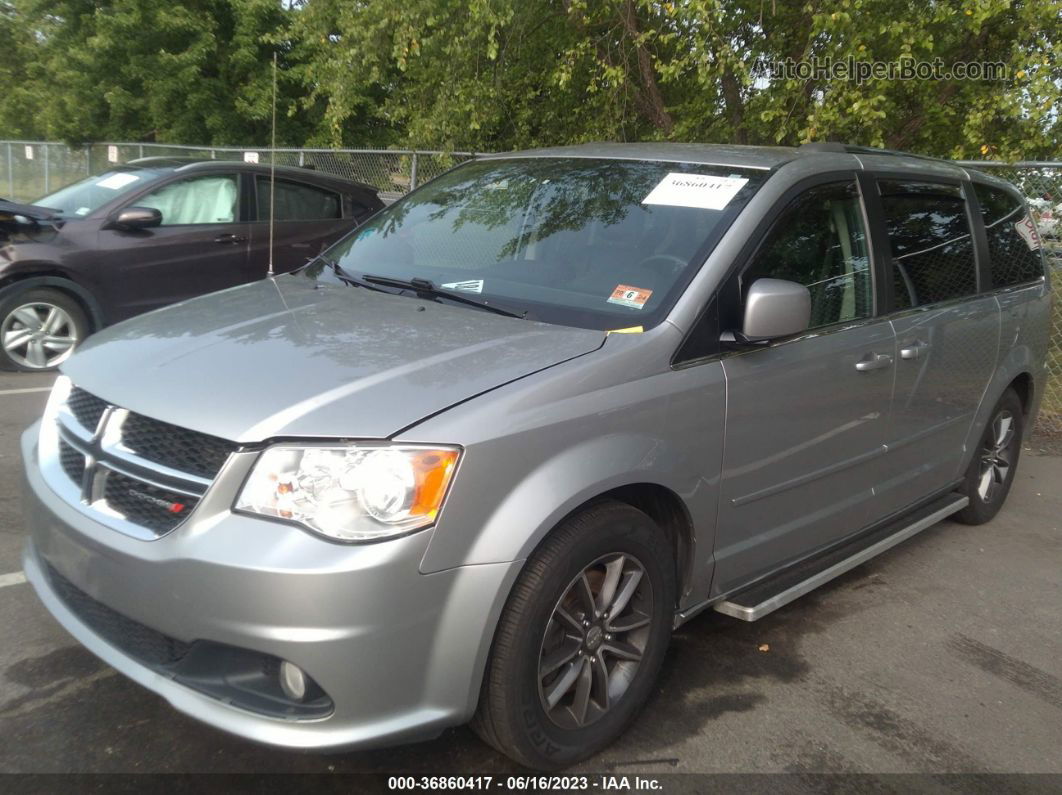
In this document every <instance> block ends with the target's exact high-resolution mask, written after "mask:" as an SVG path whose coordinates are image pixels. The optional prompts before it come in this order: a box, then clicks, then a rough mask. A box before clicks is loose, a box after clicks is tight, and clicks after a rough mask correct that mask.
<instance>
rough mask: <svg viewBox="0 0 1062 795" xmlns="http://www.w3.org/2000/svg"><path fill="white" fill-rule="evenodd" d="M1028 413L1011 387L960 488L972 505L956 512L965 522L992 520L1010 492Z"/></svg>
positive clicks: (989, 426) (1001, 399)
mask: <svg viewBox="0 0 1062 795" xmlns="http://www.w3.org/2000/svg"><path fill="white" fill-rule="evenodd" d="M1024 431H1025V414H1024V408H1023V407H1022V403H1021V398H1019V397H1018V395H1017V393H1016V392H1015V391H1014V390H1013V389H1008V390H1007V391H1006V392H1004V393H1003V397H1001V398H1000V399H999V402H998V403H997V404H996V407H995V408H994V409H993V410H992V417H991V419H990V420H989V421H988V426H987V427H986V428H985V431H984V433H983V434H982V435H981V441H980V442H979V444H978V446H977V450H976V451H975V452H974V457H973V461H971V462H970V466H969V468H968V469H967V470H966V477H965V478H964V480H963V484H962V486H961V487H960V489H959V493H960V494H964V495H965V496H967V497H968V498H969V499H970V504H969V505H967V506H966V507H965V508H963V509H962V510H961V511H959V512H958V513H957V514H955V516H954V518H955V519H957V520H958V521H960V522H962V523H963V524H972V525H977V524H984V523H985V522H988V521H990V520H991V519H992V518H993V517H994V516H995V515H996V514H997V513H999V509H1000V508H1002V507H1003V502H1004V501H1005V500H1006V499H1007V494H1009V493H1010V487H1011V485H1012V484H1013V483H1014V473H1015V471H1016V470H1017V468H1018V456H1019V454H1020V453H1021V440H1022V434H1023V433H1024Z"/></svg>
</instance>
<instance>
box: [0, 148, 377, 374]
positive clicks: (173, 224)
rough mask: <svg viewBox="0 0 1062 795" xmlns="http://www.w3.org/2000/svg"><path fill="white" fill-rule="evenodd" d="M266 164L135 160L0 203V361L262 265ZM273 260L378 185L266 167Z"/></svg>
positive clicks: (316, 244)
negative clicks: (33, 197) (35, 196)
mask: <svg viewBox="0 0 1062 795" xmlns="http://www.w3.org/2000/svg"><path fill="white" fill-rule="evenodd" d="M269 180H270V171H269V167H268V166H264V165H257V164H251V163H240V162H224V161H214V160H206V161H202V160H191V159H179V158H145V159H142V160H136V161H133V162H132V163H129V164H127V165H122V166H115V167H114V168H113V169H111V170H109V171H107V172H105V173H103V174H99V175H97V176H94V177H89V178H88V179H85V180H82V181H81V182H77V183H75V184H73V185H69V186H67V187H65V188H63V189H61V190H59V191H57V192H56V193H52V194H50V195H48V196H45V197H43V198H41V199H39V200H37V201H36V202H34V203H33V205H30V206H23V205H15V204H12V203H10V202H0V369H11V370H46V369H50V368H52V367H55V366H56V365H58V364H59V363H61V362H62V361H63V360H65V359H66V358H67V357H68V356H69V355H70V354H71V353H72V352H73V350H74V348H75V346H76V345H77V344H78V343H79V342H80V341H81V340H83V339H84V338H85V337H86V336H87V335H88V334H90V333H91V332H93V331H95V330H97V329H99V328H101V327H102V326H104V325H108V324H110V323H114V322H116V321H119V320H124V319H125V318H128V317H131V316H133V315H137V314H139V313H141V312H146V311H148V310H150V309H156V308H158V307H161V306H165V305H166V304H171V303H174V302H176V301H180V300H183V299H186V298H192V297H194V296H196V295H201V294H203V293H209V292H213V291H215V290H221V289H224V288H226V287H234V286H236V285H238V284H243V283H245V282H250V281H254V280H256V279H260V278H262V277H264V276H265V275H266V268H267V263H268V252H269V195H270V182H269ZM274 192H275V196H276V199H275V203H276V218H275V229H274V240H275V245H274V254H273V256H274V268H275V270H276V271H277V272H278V273H280V272H286V271H290V270H293V269H294V268H296V267H298V266H300V265H302V264H304V263H305V262H306V260H307V258H308V257H310V256H314V255H316V254H318V253H319V252H320V251H321V250H322V249H323V248H324V247H325V246H327V245H329V244H331V243H332V242H334V241H335V240H336V239H338V238H339V237H340V236H341V235H342V234H343V233H345V232H347V231H349V230H350V229H351V228H352V227H353V226H356V225H357V224H359V223H361V222H362V221H363V220H365V219H366V218H367V217H368V216H370V215H372V214H373V213H375V212H376V211H377V210H379V209H380V208H382V207H383V202H382V201H381V200H380V198H379V197H378V196H377V194H376V189H375V188H372V187H370V186H368V185H363V184H360V183H357V182H352V181H350V180H347V179H343V178H341V177H337V176H332V175H329V174H322V173H319V172H316V171H313V170H311V169H305V168H285V167H278V168H277V169H276V185H275V188H274Z"/></svg>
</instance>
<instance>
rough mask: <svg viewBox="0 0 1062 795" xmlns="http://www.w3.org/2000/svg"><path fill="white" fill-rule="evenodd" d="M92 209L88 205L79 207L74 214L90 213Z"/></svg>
mask: <svg viewBox="0 0 1062 795" xmlns="http://www.w3.org/2000/svg"><path fill="white" fill-rule="evenodd" d="M90 212H92V210H91V209H90V208H88V207H78V208H77V209H76V210H75V211H74V215H88V214H89V213H90Z"/></svg>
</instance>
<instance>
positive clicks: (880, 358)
mask: <svg viewBox="0 0 1062 795" xmlns="http://www.w3.org/2000/svg"><path fill="white" fill-rule="evenodd" d="M891 364H892V357H891V356H889V355H888V354H887V353H872V354H870V358H869V359H863V361H861V362H856V366H855V367H856V369H857V370H858V371H859V372H861V373H865V372H867V371H868V370H880V369H881V368H882V367H888V366H890V365H891Z"/></svg>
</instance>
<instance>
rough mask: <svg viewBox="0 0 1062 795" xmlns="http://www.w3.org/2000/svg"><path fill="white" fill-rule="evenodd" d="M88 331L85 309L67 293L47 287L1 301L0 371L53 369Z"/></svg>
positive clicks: (26, 291)
mask: <svg viewBox="0 0 1062 795" xmlns="http://www.w3.org/2000/svg"><path fill="white" fill-rule="evenodd" d="M88 332H89V324H88V318H87V317H86V316H85V312H84V310H83V309H82V308H81V305H80V304H78V302H77V301H75V300H74V299H73V298H71V297H70V296H69V295H67V294H66V293H63V292H61V291H59V290H51V289H47V288H43V289H29V290H22V291H17V292H13V293H12V294H10V295H8V296H7V297H5V298H3V299H0V370H24V371H31V372H33V371H37V372H40V371H43V370H52V369H54V368H56V367H58V366H59V365H60V364H62V363H63V362H64V361H66V359H67V358H68V357H69V356H70V354H72V353H73V352H74V348H76V347H77V345H78V343H79V342H81V340H83V339H84V338H85V337H86V336H87V335H88Z"/></svg>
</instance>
